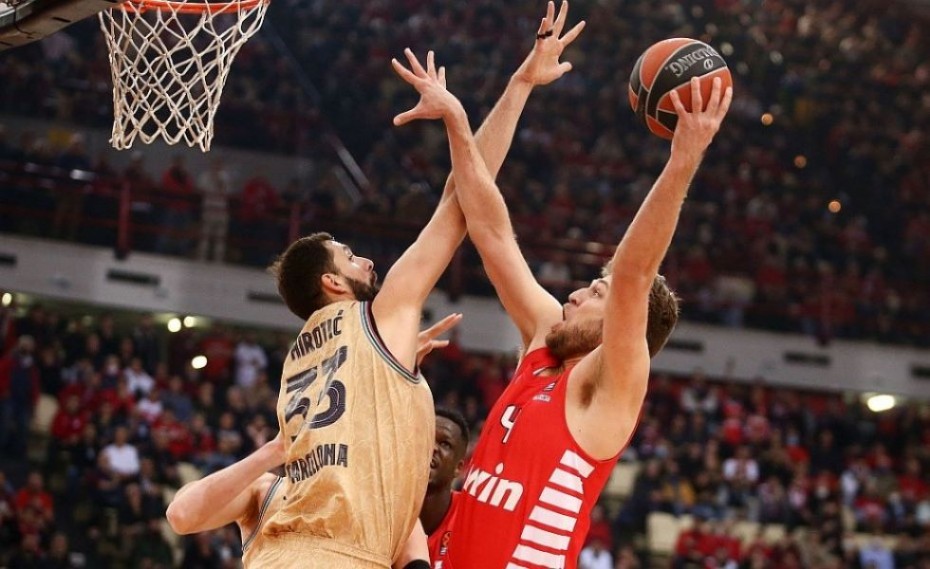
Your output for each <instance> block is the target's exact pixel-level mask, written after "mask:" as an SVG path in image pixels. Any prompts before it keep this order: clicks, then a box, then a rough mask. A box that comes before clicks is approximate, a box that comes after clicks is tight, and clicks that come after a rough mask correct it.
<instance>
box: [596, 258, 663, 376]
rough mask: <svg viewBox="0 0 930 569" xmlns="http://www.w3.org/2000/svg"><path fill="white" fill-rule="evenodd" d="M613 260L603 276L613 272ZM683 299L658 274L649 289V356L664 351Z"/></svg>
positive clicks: (604, 270) (647, 340)
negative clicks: (679, 304)
mask: <svg viewBox="0 0 930 569" xmlns="http://www.w3.org/2000/svg"><path fill="white" fill-rule="evenodd" d="M613 268H614V267H613V260H611V261H610V262H608V263H607V264H606V265H604V268H603V269H601V276H605V277H606V276H608V275H610V274H611V273H612V272H613ZM680 300H681V299H680V298H678V295H677V294H675V293H674V292H673V291H672V290H671V289H670V288H668V283H666V282H665V277H663V276H662V275H656V278H655V280H653V281H652V288H651V289H650V290H649V319H648V320H647V322H646V344H647V345H648V346H649V357H650V358H654V357H655V356H656V354H658V353H659V352H660V351H662V348H664V347H665V343H666V342H668V338H669V336H671V335H672V331H673V330H674V329H675V325H676V324H678V314H679V307H678V303H679V301H680Z"/></svg>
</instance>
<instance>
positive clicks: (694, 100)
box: [691, 77, 704, 113]
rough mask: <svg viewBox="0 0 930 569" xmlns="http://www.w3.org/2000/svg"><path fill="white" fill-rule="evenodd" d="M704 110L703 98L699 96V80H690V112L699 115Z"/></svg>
mask: <svg viewBox="0 0 930 569" xmlns="http://www.w3.org/2000/svg"><path fill="white" fill-rule="evenodd" d="M703 110H704V97H703V96H702V95H701V80H700V79H698V78H697V77H692V78H691V112H694V113H699V112H701V111H703Z"/></svg>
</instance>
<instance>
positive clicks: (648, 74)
mask: <svg viewBox="0 0 930 569" xmlns="http://www.w3.org/2000/svg"><path fill="white" fill-rule="evenodd" d="M692 77H698V78H699V79H700V81H701V95H702V98H703V101H704V107H705V108H706V107H707V102H708V100H710V92H711V89H712V88H713V81H714V77H720V79H721V81H722V82H723V84H722V88H723V90H726V88H727V87H730V86H732V85H733V77H732V76H731V75H730V69H729V68H728V67H727V62H726V61H724V60H723V57H721V56H720V54H719V53H717V50H715V49H714V48H712V47H711V46H709V45H707V44H706V43H704V42H702V41H698V40H695V39H690V38H672V39H667V40H663V41H660V42H658V43H656V44H653V45H652V46H651V47H650V48H649V49H647V50H646V51H645V52H644V53H643V54H642V55H641V56H639V59H638V60H637V61H636V65H634V66H633V73H632V74H631V75H630V106H631V107H632V108H633V112H635V113H636V116H637V117H639V118H640V120H642V121H643V122H644V123H645V124H646V126H647V127H648V128H649V130H650V131H651V132H652V133H653V134H656V135H658V136H661V137H662V138H667V139H670V138H672V135H673V134H674V132H675V125H676V124H677V123H678V115H677V114H676V113H675V107H674V106H673V105H672V99H671V97H669V93H671V92H672V91H678V96H679V97H681V103H682V104H683V105H684V107H685V108H686V109H688V110H689V111H690V110H691V78H692Z"/></svg>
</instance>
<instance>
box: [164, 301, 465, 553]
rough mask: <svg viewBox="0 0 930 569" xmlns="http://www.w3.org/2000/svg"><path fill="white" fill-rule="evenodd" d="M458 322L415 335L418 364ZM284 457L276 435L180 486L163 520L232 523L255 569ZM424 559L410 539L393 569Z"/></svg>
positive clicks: (180, 529)
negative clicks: (274, 470) (222, 466)
mask: <svg viewBox="0 0 930 569" xmlns="http://www.w3.org/2000/svg"><path fill="white" fill-rule="evenodd" d="M461 318H462V316H461V314H451V315H449V316H446V317H445V318H443V319H442V320H440V321H439V322H437V323H436V324H434V325H433V326H431V327H430V328H428V329H426V330H424V331H422V332H420V334H419V338H418V348H417V364H419V363H420V362H421V361H422V360H423V358H424V357H425V356H426V355H427V354H429V353H430V352H431V351H432V350H434V349H436V348H441V347H445V346H446V345H448V343H449V342H448V340H437V338H438V337H439V336H440V335H442V334H443V333H445V332H446V331H448V330H449V329H451V328H452V327H453V326H455V325H456V324H458V323H459V322H460V321H461ZM285 457H286V453H285V445H284V441H283V438H282V437H281V436H280V434H279V436H277V437H275V439H274V440H272V441H269V442H268V443H266V444H264V445H262V446H261V447H259V448H258V450H256V451H255V452H254V453H252V454H251V455H249V456H248V457H246V458H244V459H243V460H240V461H239V462H237V463H235V464H233V465H230V466H228V467H226V468H224V469H222V470H219V471H217V472H214V473H213V474H210V475H209V476H206V477H204V478H202V479H200V480H195V481H193V482H189V483H188V484H185V485H184V487H183V488H181V489H180V490H178V492H177V494H175V496H174V498H173V499H172V500H171V504H169V505H168V510H167V512H166V516H167V518H168V523H169V524H170V525H171V529H173V530H174V531H175V532H176V533H178V534H181V535H185V534H192V533H198V532H203V531H209V530H212V529H217V528H220V527H223V526H226V525H228V524H230V523H235V524H236V525H238V526H239V531H240V533H241V534H242V553H243V556H242V562H243V566H244V567H245V568H246V569H249V568H250V567H259V566H260V564H258V563H255V562H254V559H255V557H256V556H257V554H256V553H255V552H256V551H262V550H263V549H264V548H265V547H267V545H266V544H265V539H264V538H263V537H262V534H261V528H262V524H263V522H264V521H265V520H267V519H268V518H269V517H270V516H271V515H272V514H273V513H274V512H275V511H277V510H278V509H279V508H280V507H281V505H282V504H283V503H284V492H283V491H281V490H280V489H281V487H282V486H283V481H284V478H282V477H281V476H278V475H277V474H275V473H272V472H269V471H270V470H272V469H276V468H277V467H279V466H281V465H282V464H283V463H284V460H285ZM426 555H427V553H426V548H425V544H423V543H422V542H418V541H416V540H411V541H410V542H408V547H407V549H405V551H404V552H402V554H401V555H400V557H399V559H398V560H397V562H395V565H394V567H395V569H402V568H403V567H404V566H405V565H406V564H407V563H408V562H410V561H412V560H416V559H426Z"/></svg>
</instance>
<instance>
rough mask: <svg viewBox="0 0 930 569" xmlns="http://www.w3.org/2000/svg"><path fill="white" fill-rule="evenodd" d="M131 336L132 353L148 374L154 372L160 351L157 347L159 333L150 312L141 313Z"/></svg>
mask: <svg viewBox="0 0 930 569" xmlns="http://www.w3.org/2000/svg"><path fill="white" fill-rule="evenodd" d="M131 338H132V344H133V347H134V353H135V355H136V356H137V357H139V358H140V359H141V360H142V368H143V369H144V370H145V371H146V372H147V373H149V374H152V373H155V368H156V366H157V364H158V363H159V360H160V358H161V353H160V351H159V347H158V346H159V334H158V331H157V330H156V329H155V321H154V319H153V318H152V315H151V314H143V315H142V318H140V319H139V324H138V325H137V326H136V327H135V328H133V330H132V336H131Z"/></svg>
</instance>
